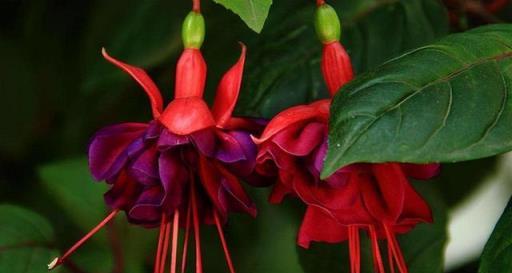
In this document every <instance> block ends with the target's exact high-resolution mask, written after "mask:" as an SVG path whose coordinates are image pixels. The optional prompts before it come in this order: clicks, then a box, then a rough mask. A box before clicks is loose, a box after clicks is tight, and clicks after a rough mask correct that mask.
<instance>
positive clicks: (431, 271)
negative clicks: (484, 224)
mask: <svg viewBox="0 0 512 273" xmlns="http://www.w3.org/2000/svg"><path fill="white" fill-rule="evenodd" d="M414 186H415V188H416V189H417V190H418V191H419V192H420V194H421V195H422V196H423V197H424V198H425V199H426V201H427V202H428V203H429V205H430V206H431V208H432V211H433V213H434V223H433V224H420V225H418V226H416V227H415V228H414V229H413V230H412V231H410V232H409V233H407V234H405V235H399V236H398V239H399V242H400V247H401V249H402V252H403V254H404V257H405V259H406V263H407V266H408V268H409V272H411V273H442V272H443V257H444V246H445V243H446V239H447V235H446V224H447V219H446V206H445V205H444V202H443V200H442V199H441V197H440V195H439V193H438V192H437V191H436V190H435V189H434V186H433V185H432V184H429V182H415V183H414ZM361 235H362V237H361V238H362V241H361V270H362V271H361V272H363V273H372V272H374V271H373V258H372V256H371V255H372V254H371V246H370V243H369V240H368V239H367V238H366V236H365V233H363V232H361ZM381 249H383V250H384V249H385V247H384V243H383V241H381ZM299 253H300V257H301V260H300V261H301V265H302V267H303V268H304V271H305V272H306V273H342V272H347V273H348V272H350V259H349V254H348V246H347V243H346V242H345V243H343V244H337V245H327V244H313V245H312V246H311V248H310V249H308V250H304V249H299ZM384 254H385V253H384V252H383V255H384ZM384 256H385V255H384ZM384 259H385V258H384ZM384 262H386V260H385V261H384Z"/></svg>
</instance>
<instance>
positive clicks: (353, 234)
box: [348, 226, 361, 273]
mask: <svg viewBox="0 0 512 273" xmlns="http://www.w3.org/2000/svg"><path fill="white" fill-rule="evenodd" d="M348 243H349V254H350V271H351V272H352V273H360V272H361V250H360V240H359V230H358V227H357V226H349V227H348Z"/></svg>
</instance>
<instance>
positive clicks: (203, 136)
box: [190, 129, 216, 157]
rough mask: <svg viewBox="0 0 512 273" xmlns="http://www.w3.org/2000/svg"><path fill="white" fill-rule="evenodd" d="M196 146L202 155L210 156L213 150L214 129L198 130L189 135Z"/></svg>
mask: <svg viewBox="0 0 512 273" xmlns="http://www.w3.org/2000/svg"><path fill="white" fill-rule="evenodd" d="M190 137H191V138H192V141H193V142H194V144H195V146H196V148H197V149H198V150H199V152H201V153H202V154H203V155H205V156H208V157H211V156H213V154H214V152H215V137H216V136H215V131H213V130H211V129H205V130H200V131H197V132H194V133H192V134H191V135H190Z"/></svg>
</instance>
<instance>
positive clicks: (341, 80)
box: [322, 42, 354, 96]
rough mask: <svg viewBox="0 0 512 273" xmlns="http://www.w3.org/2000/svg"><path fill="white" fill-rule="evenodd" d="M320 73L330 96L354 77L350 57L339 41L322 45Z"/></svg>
mask: <svg viewBox="0 0 512 273" xmlns="http://www.w3.org/2000/svg"><path fill="white" fill-rule="evenodd" d="M322 74H323V76H324V80H325V83H326V84H327V89H328V90H329V92H330V93H331V96H334V95H335V94H336V92H338V90H339V89H340V88H341V87H342V86H343V85H344V84H345V83H347V82H349V81H350V80H352V78H353V77H354V71H353V70H352V63H351V62H350V57H349V56H348V54H347V52H346V51H345V49H344V48H343V46H342V45H341V44H340V42H332V43H330V44H325V45H324V49H323V52H322Z"/></svg>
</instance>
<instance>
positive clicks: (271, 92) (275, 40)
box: [237, 0, 448, 117]
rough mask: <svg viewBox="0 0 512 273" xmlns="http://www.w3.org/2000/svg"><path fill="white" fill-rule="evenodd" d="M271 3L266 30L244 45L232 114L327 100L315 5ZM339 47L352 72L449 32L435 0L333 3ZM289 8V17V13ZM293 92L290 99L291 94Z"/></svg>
mask: <svg viewBox="0 0 512 273" xmlns="http://www.w3.org/2000/svg"><path fill="white" fill-rule="evenodd" d="M299 4H300V3H297V4H294V5H293V6H291V4H290V2H287V1H278V2H276V3H274V6H273V7H272V12H271V14H270V16H269V19H268V25H269V26H271V27H269V28H267V29H265V31H264V32H263V33H262V34H261V35H260V36H259V37H258V39H257V40H256V42H252V43H249V44H248V45H249V51H248V53H249V54H248V61H247V72H246V73H245V75H246V78H245V79H244V87H243V91H242V92H241V97H240V101H239V104H238V106H237V112H239V113H241V114H246V115H255V116H265V117H272V116H273V115H275V114H276V113H277V112H279V111H281V110H282V109H284V108H287V107H289V106H292V105H297V104H302V103H306V102H308V101H311V100H314V99H318V98H320V97H326V96H327V92H326V88H325V85H324V83H323V79H322V76H321V73H320V56H321V47H322V46H321V43H320V42H319V41H318V38H317V37H316V34H315V31H314V27H313V18H314V9H315V7H314V5H311V3H305V4H306V5H299ZM332 5H334V7H335V8H336V10H337V12H338V14H339V15H340V17H341V21H342V25H343V33H342V43H343V44H344V45H345V47H346V48H347V51H348V52H349V54H350V56H351V58H352V62H353V64H354V67H355V69H356V72H357V73H361V72H364V71H367V70H368V69H370V68H373V67H375V66H376V65H378V64H381V63H382V62H384V61H385V60H388V59H389V58H391V57H395V56H397V55H399V54H401V53H403V52H405V51H406V50H408V49H412V48H415V47H418V46H422V45H425V44H427V43H430V42H432V41H433V40H434V39H437V38H438V37H440V36H442V35H444V34H446V33H447V32H448V23H447V15H446V11H445V10H444V7H443V6H442V5H441V4H440V3H438V2H437V1H434V0H414V1H412V0H402V1H376V0H362V1H333V3H332ZM290 10H293V13H290ZM290 94H293V95H290Z"/></svg>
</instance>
